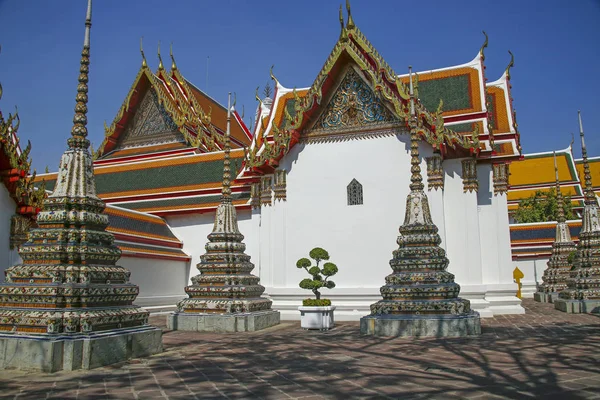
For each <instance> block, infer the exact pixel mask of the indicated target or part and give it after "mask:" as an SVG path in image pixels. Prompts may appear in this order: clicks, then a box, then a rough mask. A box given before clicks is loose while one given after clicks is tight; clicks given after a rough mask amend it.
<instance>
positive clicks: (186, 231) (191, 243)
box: [165, 210, 258, 293]
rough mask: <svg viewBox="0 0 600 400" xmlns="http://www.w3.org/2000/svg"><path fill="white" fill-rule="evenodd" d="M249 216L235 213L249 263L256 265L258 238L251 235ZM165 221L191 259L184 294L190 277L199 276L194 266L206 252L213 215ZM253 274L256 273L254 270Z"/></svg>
mask: <svg viewBox="0 0 600 400" xmlns="http://www.w3.org/2000/svg"><path fill="white" fill-rule="evenodd" d="M251 215H252V213H251V212H250V210H242V211H238V212H237V216H238V226H239V229H240V232H241V233H242V234H243V235H244V236H245V238H244V243H245V244H246V254H249V255H250V256H251V257H252V260H251V261H252V262H253V263H255V264H257V259H258V236H257V235H253V234H251V233H253V232H255V229H253V222H252V219H251ZM165 219H166V220H167V224H169V227H170V228H171V230H172V231H173V233H174V234H175V236H177V238H178V239H179V240H181V241H182V242H183V251H184V252H185V253H186V254H188V255H189V256H190V257H191V261H190V263H189V264H188V267H187V274H186V275H187V281H186V282H184V283H183V284H181V292H182V293H184V291H183V287H184V286H185V285H188V284H191V282H192V281H191V279H192V277H193V276H196V275H198V274H199V271H198V269H197V268H196V264H198V263H199V262H200V256H201V255H202V254H204V253H205V252H206V250H205V249H204V246H205V245H206V243H207V242H208V238H207V237H208V234H209V233H211V232H212V229H213V225H214V222H215V213H214V212H209V213H202V214H191V215H174V216H167V217H165ZM253 272H254V273H257V271H256V269H255V271H253Z"/></svg>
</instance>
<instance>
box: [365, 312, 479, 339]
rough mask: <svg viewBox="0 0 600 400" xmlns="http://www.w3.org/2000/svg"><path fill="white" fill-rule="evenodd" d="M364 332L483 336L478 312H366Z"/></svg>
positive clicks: (389, 334)
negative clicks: (405, 313)
mask: <svg viewBox="0 0 600 400" xmlns="http://www.w3.org/2000/svg"><path fill="white" fill-rule="evenodd" d="M360 333H361V335H372V336H388V337H389V336H395V337H464V336H477V335H481V322H480V319H479V313H477V312H474V311H472V312H471V313H469V314H462V315H367V316H365V317H362V318H361V319H360Z"/></svg>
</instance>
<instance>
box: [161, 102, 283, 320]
mask: <svg viewBox="0 0 600 400" xmlns="http://www.w3.org/2000/svg"><path fill="white" fill-rule="evenodd" d="M230 127H231V94H229V101H228V108H227V129H226V136H225V148H224V160H223V185H222V190H221V203H220V204H219V206H218V207H217V211H216V215H215V223H214V226H213V230H212V232H211V233H210V234H209V235H208V243H207V244H206V246H205V248H206V253H205V254H204V255H202V256H200V263H199V264H198V265H197V268H198V270H199V271H200V275H196V276H195V277H193V278H192V285H191V286H187V287H186V288H185V292H186V293H187V294H188V296H189V298H187V299H183V300H182V301H180V302H179V304H177V311H176V312H175V313H174V314H172V315H171V316H170V318H169V319H168V325H169V327H170V328H172V329H179V330H200V331H240V330H242V331H244V330H258V329H262V328H266V327H268V326H272V325H276V324H278V323H279V313H278V312H276V311H272V310H271V303H272V302H271V300H269V299H266V298H264V297H261V295H262V294H263V292H264V291H265V288H264V287H263V286H262V285H260V283H259V278H258V277H257V276H255V275H252V274H251V271H252V270H253V269H254V264H252V262H250V256H249V255H247V254H245V253H244V251H245V249H246V245H245V244H244V243H243V242H242V240H243V239H244V235H242V234H241V233H240V230H239V228H238V222H237V213H236V211H235V206H234V205H233V203H232V198H231V161H230V151H231V142H230V141H231V137H230Z"/></svg>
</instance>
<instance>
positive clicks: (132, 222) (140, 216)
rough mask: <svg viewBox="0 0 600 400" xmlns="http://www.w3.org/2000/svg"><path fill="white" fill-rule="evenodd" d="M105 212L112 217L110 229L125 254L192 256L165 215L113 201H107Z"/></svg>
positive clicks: (133, 255) (184, 258)
mask: <svg viewBox="0 0 600 400" xmlns="http://www.w3.org/2000/svg"><path fill="white" fill-rule="evenodd" d="M104 212H105V213H106V214H107V215H108V220H109V226H108V228H107V231H108V232H110V233H112V234H114V235H115V243H116V244H117V246H118V247H119V248H120V249H121V251H122V252H123V254H122V255H123V256H125V257H141V258H160V259H169V260H176V261H189V260H190V256H189V255H187V254H186V253H184V252H183V250H182V247H183V243H182V242H181V241H180V240H179V239H178V238H177V237H176V236H175V234H174V233H173V232H172V231H171V228H169V226H168V225H167V223H166V221H165V220H164V219H162V218H160V217H157V216H154V215H151V214H144V213H140V212H137V211H133V210H127V209H124V208H121V207H117V206H114V205H108V206H107V207H106V209H105V211H104Z"/></svg>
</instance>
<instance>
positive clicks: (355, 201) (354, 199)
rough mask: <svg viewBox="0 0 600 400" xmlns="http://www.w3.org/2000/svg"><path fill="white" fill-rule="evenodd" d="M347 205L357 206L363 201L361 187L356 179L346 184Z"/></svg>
mask: <svg viewBox="0 0 600 400" xmlns="http://www.w3.org/2000/svg"><path fill="white" fill-rule="evenodd" d="M347 189H348V205H349V206H358V205H361V204H362V203H363V187H362V185H361V184H360V182H358V181H357V180H356V179H352V182H350V184H349V185H348V188H347Z"/></svg>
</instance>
